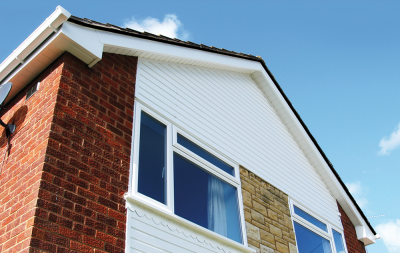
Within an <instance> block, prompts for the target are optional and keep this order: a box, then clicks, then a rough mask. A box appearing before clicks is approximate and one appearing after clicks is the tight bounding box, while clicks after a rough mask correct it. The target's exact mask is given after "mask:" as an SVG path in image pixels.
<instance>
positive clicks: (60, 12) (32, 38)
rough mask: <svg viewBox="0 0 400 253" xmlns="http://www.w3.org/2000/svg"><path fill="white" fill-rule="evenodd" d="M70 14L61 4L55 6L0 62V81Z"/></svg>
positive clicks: (55, 30)
mask: <svg viewBox="0 0 400 253" xmlns="http://www.w3.org/2000/svg"><path fill="white" fill-rule="evenodd" d="M70 16H71V14H70V13H69V12H68V11H67V10H65V9H64V8H63V7H61V6H57V8H56V10H55V11H54V12H53V13H52V14H51V15H50V16H49V17H48V18H46V20H45V21H44V22H43V23H42V24H41V25H40V26H39V27H38V28H36V30H35V31H34V32H33V33H32V34H31V35H29V36H28V38H26V39H25V40H24V42H22V43H21V45H19V46H18V47H17V49H15V50H14V51H13V52H12V53H11V54H10V55H9V56H8V57H7V58H6V59H5V60H4V61H3V62H2V63H1V64H0V81H2V80H3V79H4V78H5V77H6V76H7V75H8V74H9V73H10V72H11V71H13V69H14V68H15V67H16V66H18V64H20V63H23V62H24V61H25V59H26V57H27V56H29V55H30V54H31V53H32V52H33V51H34V50H35V49H36V48H37V47H38V46H39V45H40V44H41V43H42V42H43V41H45V40H46V39H47V38H48V37H49V36H50V34H52V33H53V32H57V29H58V27H59V26H60V25H62V24H63V23H64V21H65V20H67V19H68V18H69V17H70Z"/></svg>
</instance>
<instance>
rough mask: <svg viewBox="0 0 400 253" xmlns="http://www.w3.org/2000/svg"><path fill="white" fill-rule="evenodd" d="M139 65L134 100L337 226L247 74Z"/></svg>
mask: <svg viewBox="0 0 400 253" xmlns="http://www.w3.org/2000/svg"><path fill="white" fill-rule="evenodd" d="M139 62H140V63H139V70H138V76H137V94H136V96H137V98H138V99H140V100H141V101H143V102H145V103H146V104H147V105H149V106H150V107H152V108H154V109H155V110H157V111H158V112H160V113H161V114H163V115H164V116H166V117H167V118H168V119H169V120H172V121H174V123H175V124H177V125H179V126H180V127H181V128H183V129H185V130H187V131H188V132H190V133H192V134H193V135H194V136H196V137H197V138H198V139H199V140H200V141H203V142H204V143H205V144H207V145H209V146H210V147H212V148H214V149H216V150H218V151H219V152H220V153H222V154H223V155H225V156H227V157H229V158H231V159H233V160H234V161H236V162H237V163H239V164H241V165H243V166H245V167H246V168H247V169H249V170H251V171H253V172H254V173H255V174H257V175H258V176H260V177H262V178H263V179H264V180H266V181H267V182H270V183H271V184H273V185H275V186H276V187H278V188H279V189H281V190H282V191H284V192H286V193H287V194H289V196H291V197H293V198H294V199H295V200H296V201H298V202H300V203H301V204H302V205H304V206H307V207H308V208H309V209H311V210H312V211H314V212H315V213H318V214H320V215H321V216H322V217H323V218H325V219H327V220H328V221H330V222H332V223H333V224H335V225H339V224H337V223H338V216H337V207H336V201H335V199H334V198H333V197H332V196H331V194H330V192H329V190H328V189H327V187H326V185H325V184H324V183H323V182H322V180H321V177H320V176H319V175H318V173H316V171H315V169H314V168H313V167H312V165H311V164H310V162H309V160H308V158H307V157H306V156H305V153H303V151H302V150H301V149H300V148H299V145H298V143H297V142H296V140H295V139H294V138H293V136H292V134H291V133H290V132H289V130H288V126H286V125H285V124H284V123H283V121H282V119H281V118H279V116H278V115H277V112H276V111H275V109H274V108H273V107H272V106H271V104H270V103H272V104H276V103H277V102H278V101H268V100H267V99H266V98H265V96H264V94H263V92H262V91H261V89H260V88H259V87H258V85H257V84H256V83H255V82H254V80H253V79H252V78H251V77H250V76H249V75H248V74H242V73H237V72H228V71H219V70H213V69H206V68H201V67H191V66H185V65H180V64H172V63H165V62H164V63H163V62H156V61H148V60H143V59H141V60H140V61H139ZM279 109H282V110H283V107H280V108H279Z"/></svg>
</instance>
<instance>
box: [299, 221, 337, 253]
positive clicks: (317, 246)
mask: <svg viewBox="0 0 400 253" xmlns="http://www.w3.org/2000/svg"><path fill="white" fill-rule="evenodd" d="M294 230H295V231H294V232H295V235H296V241H297V247H298V249H299V253H311V252H312V253H332V251H331V245H330V243H329V241H328V240H326V239H325V238H322V237H321V236H319V235H317V234H316V233H314V232H311V230H309V229H307V228H305V227H303V226H302V225H300V224H299V223H297V222H294Z"/></svg>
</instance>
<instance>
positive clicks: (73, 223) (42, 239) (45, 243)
mask: <svg viewBox="0 0 400 253" xmlns="http://www.w3.org/2000/svg"><path fill="white" fill-rule="evenodd" d="M136 65H137V58H135V57H128V56H121V55H114V54H104V55H103V59H102V60H101V61H100V62H98V63H97V64H96V65H95V66H94V67H93V68H92V69H90V68H88V67H87V65H85V64H84V63H83V62H81V61H80V60H78V59H77V58H75V57H74V56H72V55H71V54H69V53H65V54H64V55H62V56H61V57H60V58H59V59H58V60H57V61H56V62H55V63H53V64H52V66H51V67H50V68H49V69H50V70H51V69H55V70H53V71H46V72H45V73H44V74H42V75H41V76H42V77H43V78H44V79H46V80H47V79H49V80H50V79H51V78H53V79H54V80H55V81H53V82H52V83H49V82H47V84H43V85H41V89H40V90H39V92H38V93H37V94H35V96H37V99H35V100H32V102H31V103H35V102H34V101H36V103H37V104H40V108H39V110H42V111H46V112H47V111H48V115H47V114H45V113H40V114H38V115H37V117H36V118H39V119H40V120H41V121H45V120H46V119H47V121H45V123H47V125H46V124H44V123H43V124H40V126H42V125H43V127H40V129H36V130H35V129H30V128H29V129H27V132H26V133H16V135H15V136H14V137H13V141H12V143H15V144H14V145H15V146H16V147H19V146H21V148H20V149H21V151H20V153H21V154H24V155H25V156H28V157H29V158H30V159H36V160H38V161H39V162H37V163H35V164H38V165H36V166H37V173H36V174H37V176H36V174H35V176H36V177H35V179H36V181H34V182H30V181H29V182H27V183H26V185H25V186H26V187H29V185H30V184H32V185H33V184H34V183H35V185H33V186H32V187H33V188H34V190H33V192H34V194H33V196H32V197H26V198H29V200H32V201H31V202H30V206H28V209H29V210H30V213H29V215H28V216H29V217H28V218H29V219H28V221H29V222H28V223H27V222H26V224H25V225H24V228H23V229H19V227H17V226H14V227H15V228H14V229H12V228H11V229H8V228H7V224H5V223H6V221H8V220H13V218H8V217H9V215H10V213H11V211H12V210H11V208H10V207H9V205H7V204H6V202H5V201H4V200H1V202H0V203H1V209H0V211H2V212H6V214H1V215H2V217H3V216H5V218H6V219H5V221H3V224H2V227H1V228H0V236H1V237H0V238H4V239H1V241H0V247H2V248H0V251H1V250H3V251H4V252H7V250H10V249H11V248H10V247H18V248H17V249H16V250H15V251H19V250H20V249H30V250H31V251H33V252H36V251H37V252H40V251H46V252H70V250H73V251H78V252H102V251H105V252H123V251H124V247H125V223H126V209H125V201H124V199H123V194H124V193H125V192H126V191H127V189H128V178H129V157H130V147H131V137H132V136H131V134H132V122H133V103H134V88H135V75H136ZM47 73H52V74H53V73H54V74H53V75H54V77H52V75H48V74H47ZM53 79H51V80H53ZM50 84H51V85H50ZM47 87H51V88H47ZM46 88H47V89H51V90H52V91H53V93H51V96H47V95H46V96H43V97H40V98H39V96H38V95H39V93H40V92H42V93H43V92H44V91H45V90H46ZM42 89H43V90H42ZM33 98H34V97H32V98H31V99H33ZM43 101H46V102H47V103H48V105H47V104H46V106H45V105H44V104H43V103H44V102H43ZM28 102H29V100H28ZM14 107H15V106H13V107H12V108H14ZM28 108H30V107H28ZM7 113H10V111H8V112H7ZM3 118H6V117H3ZM38 130H40V132H38V134H37V135H38V136H39V137H40V138H42V139H43V143H44V144H41V143H36V142H37V141H36V139H35V141H36V142H35V143H33V142H32V141H29V140H28V139H27V140H25V139H22V138H20V139H17V135H23V136H25V138H28V137H27V136H30V134H29V133H30V132H32V134H34V133H35V131H38ZM29 131H30V132H29ZM26 144H29V146H32V147H37V149H39V148H40V147H42V149H41V151H42V153H40V154H41V156H38V155H37V154H36V155H34V154H31V153H28V152H27V151H26V146H25V145H26ZM0 152H1V150H0ZM13 152H14V151H13V150H12V152H11V154H10V159H11V157H12V156H13V155H14V156H18V155H17V154H13ZM0 154H1V153H0ZM20 156H21V155H20ZM21 157H22V156H21ZM29 158H28V159H24V160H20V159H16V162H15V163H16V164H17V165H15V166H14V165H13V164H11V162H8V163H7V171H5V172H7V174H4V176H2V179H1V180H3V181H4V184H5V187H4V188H0V189H1V190H2V191H3V192H6V194H5V195H7V196H9V195H10V194H11V191H13V190H12V189H11V188H12V186H11V183H9V182H10V181H13V179H12V176H9V174H10V173H12V172H11V171H12V170H14V171H16V170H28V167H32V166H33V163H32V162H29V161H28V162H26V164H25V165H24V166H22V167H21V165H22V161H25V160H29ZM12 166H14V167H15V168H13V169H12ZM24 174H27V173H26V172H25V173H24ZM31 177H32V176H31ZM24 181H26V180H24ZM31 181H32V180H31ZM21 183H22V180H21V182H20V183H19V184H21ZM26 187H24V188H26ZM6 198H7V197H6ZM8 198H10V197H8ZM3 202H4V203H5V204H3ZM7 203H8V202H7ZM3 205H5V206H4V207H3ZM26 205H27V203H26V201H25V202H23V204H20V206H24V208H25V206H26ZM20 206H19V207H15V208H14V209H21V208H20ZM6 210H8V211H6ZM14 212H15V211H14ZM15 216H16V217H17V216H18V215H15ZM33 216H34V217H33ZM13 222H14V221H13ZM19 223H21V221H19ZM4 228H5V229H4ZM17 229H18V230H17ZM3 230H5V231H6V232H4V233H3ZM7 231H8V232H7ZM5 233H9V234H6V236H4V234H5ZM23 235H26V237H24V238H27V239H26V240H25V241H21V240H19V237H23ZM30 235H31V238H29V236H30ZM17 243H20V244H21V243H23V244H22V245H21V246H18V245H19V244H17ZM28 246H30V248H27V247H28Z"/></svg>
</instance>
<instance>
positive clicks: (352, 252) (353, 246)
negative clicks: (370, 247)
mask: <svg viewBox="0 0 400 253" xmlns="http://www.w3.org/2000/svg"><path fill="white" fill-rule="evenodd" d="M338 207H339V212H340V214H341V218H342V225H343V228H344V237H345V240H346V246H347V251H348V252H349V253H365V247H364V243H363V242H361V241H359V240H358V239H357V234H356V228H355V227H354V225H353V223H352V222H351V220H350V219H349V217H348V216H347V214H346V213H345V212H344V211H343V209H342V207H341V206H340V205H339V203H338Z"/></svg>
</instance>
